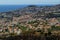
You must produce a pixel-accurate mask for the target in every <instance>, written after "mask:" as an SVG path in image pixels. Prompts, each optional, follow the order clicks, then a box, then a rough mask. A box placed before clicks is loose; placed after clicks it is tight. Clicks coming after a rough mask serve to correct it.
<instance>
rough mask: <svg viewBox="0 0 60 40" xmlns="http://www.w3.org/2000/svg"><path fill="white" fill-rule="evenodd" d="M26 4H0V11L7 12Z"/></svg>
mask: <svg viewBox="0 0 60 40" xmlns="http://www.w3.org/2000/svg"><path fill="white" fill-rule="evenodd" d="M26 6H27V5H0V12H7V11H12V10H16V9H21V8H24V7H26Z"/></svg>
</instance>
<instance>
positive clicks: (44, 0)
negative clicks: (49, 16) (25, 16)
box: [0, 0, 60, 5]
mask: <svg viewBox="0 0 60 40" xmlns="http://www.w3.org/2000/svg"><path fill="white" fill-rule="evenodd" d="M21 4H60V0H0V5H21Z"/></svg>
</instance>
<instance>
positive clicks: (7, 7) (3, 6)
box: [0, 4, 53, 12]
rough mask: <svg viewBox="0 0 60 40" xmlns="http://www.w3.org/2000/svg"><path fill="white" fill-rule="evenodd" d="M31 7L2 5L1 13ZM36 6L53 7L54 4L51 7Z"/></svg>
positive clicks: (0, 6)
mask: <svg viewBox="0 0 60 40" xmlns="http://www.w3.org/2000/svg"><path fill="white" fill-rule="evenodd" d="M27 6H29V5H0V12H8V11H13V10H18V9H21V8H24V7H27ZM36 6H53V5H52V4H50V5H41V4H40V5H39V4H38V5H36Z"/></svg>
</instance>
